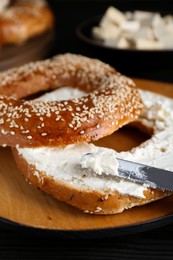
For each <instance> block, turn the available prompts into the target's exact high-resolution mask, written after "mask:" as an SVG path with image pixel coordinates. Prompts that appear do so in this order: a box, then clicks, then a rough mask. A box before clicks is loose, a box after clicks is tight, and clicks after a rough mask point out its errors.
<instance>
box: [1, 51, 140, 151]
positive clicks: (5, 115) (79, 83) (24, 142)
mask: <svg viewBox="0 0 173 260" xmlns="http://www.w3.org/2000/svg"><path fill="white" fill-rule="evenodd" d="M63 86H72V87H74V88H78V89H80V90H83V91H85V92H87V94H85V95H84V96H82V97H81V98H74V99H71V100H62V101H50V102H44V101H40V100H29V101H28V100H23V99H19V98H24V97H26V96H28V95H31V94H33V93H36V92H38V91H42V90H50V89H55V88H58V87H63ZM142 108H143V103H142V101H141V98H140V95H139V93H138V89H137V88H136V86H135V84H134V83H133V81H132V80H131V79H129V78H127V77H125V76H122V75H121V74H120V73H118V72H116V70H115V69H114V68H112V67H110V66H109V65H107V64H105V63H103V62H101V61H99V60H96V59H91V58H87V57H84V56H80V55H75V54H62V55H57V56H55V57H53V58H52V59H48V60H44V61H38V62H33V63H29V64H26V65H24V66H22V67H19V68H14V69H10V70H8V71H6V72H2V73H0V145H3V146H5V145H8V146H11V147H15V146H17V147H39V146H63V145H67V144H72V143H79V142H91V141H94V140H98V139H99V138H101V137H104V136H106V135H109V134H111V133H113V132H114V131H115V130H117V129H118V128H119V127H121V126H123V125H125V124H127V123H129V122H132V121H134V120H135V119H136V118H138V117H139V115H140V113H141V110H142Z"/></svg>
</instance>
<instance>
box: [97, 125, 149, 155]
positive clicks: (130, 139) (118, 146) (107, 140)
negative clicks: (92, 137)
mask: <svg viewBox="0 0 173 260" xmlns="http://www.w3.org/2000/svg"><path fill="white" fill-rule="evenodd" d="M150 137H151V135H150V134H148V133H145V132H143V131H141V130H140V129H137V128H135V127H133V126H124V127H122V128H120V129H118V130H117V131H115V132H114V133H113V134H111V135H109V136H106V137H103V138H102V139H99V140H98V141H96V142H93V143H94V144H95V145H97V146H101V147H107V148H111V149H114V150H116V151H117V152H122V151H130V150H131V149H132V148H134V147H137V146H139V145H140V144H141V143H143V142H145V141H147V140H149V139H150Z"/></svg>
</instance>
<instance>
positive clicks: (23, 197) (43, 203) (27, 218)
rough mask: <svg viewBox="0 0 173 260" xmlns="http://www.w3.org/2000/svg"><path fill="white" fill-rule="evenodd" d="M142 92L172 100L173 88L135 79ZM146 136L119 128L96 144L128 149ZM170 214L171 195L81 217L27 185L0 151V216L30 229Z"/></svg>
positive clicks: (73, 227) (69, 227) (66, 227)
mask: <svg viewBox="0 0 173 260" xmlns="http://www.w3.org/2000/svg"><path fill="white" fill-rule="evenodd" d="M135 81H136V83H137V85H138V86H139V87H141V88H144V89H149V90H152V91H155V92H159V93H163V94H165V95H167V96H170V97H172V98H173V85H171V84H166V83H157V82H152V81H146V80H137V79H136V80H135ZM147 138H148V136H145V135H143V134H142V133H141V132H139V131H138V130H136V129H135V130H133V131H132V130H129V129H125V128H123V129H122V130H120V131H117V132H116V133H114V134H113V135H111V136H109V137H106V138H104V139H103V140H100V141H99V143H98V144H99V145H102V146H106V147H112V148H114V149H117V150H118V151H121V150H128V149H130V148H132V147H134V146H136V145H138V144H139V143H141V142H142V141H144V140H146V139H147ZM171 213H173V196H171V197H168V198H165V199H162V200H160V201H157V202H153V203H150V204H148V205H145V206H141V207H135V208H132V209H130V210H126V211H124V212H123V213H121V214H117V215H113V216H94V215H88V214H84V213H83V212H81V211H79V210H78V209H75V208H73V207H71V206H69V205H66V204H65V203H62V202H58V201H56V200H55V199H52V198H51V197H50V196H49V195H47V194H44V193H43V192H41V191H39V190H37V189H36V188H35V187H33V186H32V185H29V184H28V183H27V182H26V181H25V179H24V178H23V176H22V175H21V174H20V173H19V171H18V170H17V168H16V165H15V162H14V160H13V158H12V154H11V151H10V149H9V148H0V217H3V218H5V219H7V220H11V221H14V222H17V223H20V224H24V225H27V226H31V227H37V228H40V227H41V228H46V229H57V230H83V229H102V228H107V227H109V228H110V227H122V226H126V225H134V224H139V223H144V222H145V221H150V220H154V219H157V218H162V217H163V216H166V215H168V214H171Z"/></svg>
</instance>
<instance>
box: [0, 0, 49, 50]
mask: <svg viewBox="0 0 173 260" xmlns="http://www.w3.org/2000/svg"><path fill="white" fill-rule="evenodd" d="M13 2H14V3H13V4H11V5H9V6H7V7H6V8H5V9H4V10H3V11H2V12H1V13H0V45H6V44H21V43H23V42H25V41H27V40H28V39H30V38H32V37H34V36H38V35H40V34H42V33H44V32H46V31H47V30H49V29H51V28H52V27H53V24H54V15H53V13H52V11H51V10H50V8H49V6H48V5H46V4H45V3H44V1H42V0H41V1H40V0H37V1H30V0H18V1H13Z"/></svg>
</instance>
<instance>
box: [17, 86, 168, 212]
mask: <svg viewBox="0 0 173 260" xmlns="http://www.w3.org/2000/svg"><path fill="white" fill-rule="evenodd" d="M63 91H64V92H63ZM71 94H74V89H69V88H65V89H58V90H56V92H54V93H51V94H47V96H46V97H44V100H52V99H53V100H56V99H57V98H62V96H64V95H66V98H70V96H71ZM75 94H77V95H78V93H77V92H75ZM81 94H82V93H80V92H79V95H81ZM140 95H141V97H142V99H143V101H144V105H145V108H144V110H143V113H142V115H141V117H140V118H139V119H137V121H136V122H135V125H136V126H138V127H139V126H140V128H141V129H142V130H144V131H146V129H149V131H151V129H152V132H153V134H152V136H151V138H150V139H148V140H147V141H146V142H144V143H142V144H141V145H140V146H138V147H135V148H133V149H132V150H131V151H127V152H120V153H118V152H116V151H114V150H112V149H108V148H103V147H97V146H95V145H94V144H91V143H90V144H89V143H79V144H70V145H67V146H64V147H57V146H56V147H47V146H45V147H39V148H19V149H16V148H13V155H14V158H15V161H16V163H17V165H18V168H19V169H20V171H21V172H22V173H23V175H24V176H25V178H26V180H27V181H28V182H29V183H31V184H33V185H34V186H36V187H37V188H39V189H40V190H42V191H45V192H47V193H48V194H50V195H51V196H53V197H54V198H56V199H58V200H60V201H64V202H66V203H68V204H70V205H72V206H75V207H77V208H79V209H80V210H82V211H84V212H85V213H90V214H100V215H105V214H116V213H120V212H123V211H124V210H126V209H129V208H132V207H134V206H141V205H144V204H147V203H150V202H152V201H156V200H158V199H161V198H164V197H165V196H168V195H171V194H172V193H171V192H169V191H166V190H161V189H153V188H149V187H148V186H146V185H142V184H137V183H133V182H130V181H128V180H124V179H121V178H118V177H117V175H116V170H115V171H111V172H109V171H110V170H111V166H113V168H114V169H116V167H115V166H116V165H115V164H114V161H113V164H112V157H113V159H114V158H122V159H126V160H131V161H136V162H139V163H145V164H147V165H151V166H155V167H160V168H164V169H168V170H173V163H172V156H173V151H172V145H173V137H172V131H173V123H172V122H173V113H172V111H173V99H169V98H167V97H164V96H160V95H157V94H155V93H152V92H147V91H140ZM91 154H92V155H94V156H93V157H92V159H94V165H93V161H92V160H90V161H89V164H88V165H87V164H86V165H85V166H86V167H82V165H83V164H82V163H83V160H82V159H83V158H85V157H86V158H87V156H88V155H91ZM98 159H99V160H98ZM81 162H82V163H81ZM98 162H99V164H98ZM85 163H87V161H86V160H85ZM105 163H106V166H107V169H106V170H107V171H105V172H104V167H105ZM98 166H99V167H100V168H102V169H103V170H102V172H101V173H100V172H99V171H98ZM103 166H104V167H103Z"/></svg>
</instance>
